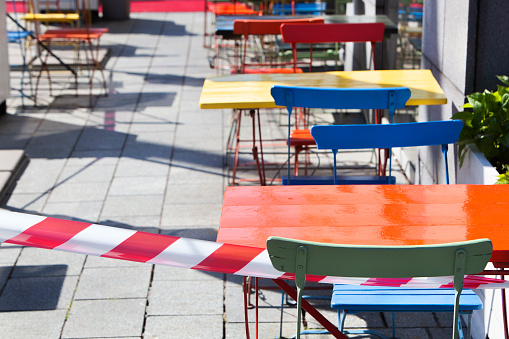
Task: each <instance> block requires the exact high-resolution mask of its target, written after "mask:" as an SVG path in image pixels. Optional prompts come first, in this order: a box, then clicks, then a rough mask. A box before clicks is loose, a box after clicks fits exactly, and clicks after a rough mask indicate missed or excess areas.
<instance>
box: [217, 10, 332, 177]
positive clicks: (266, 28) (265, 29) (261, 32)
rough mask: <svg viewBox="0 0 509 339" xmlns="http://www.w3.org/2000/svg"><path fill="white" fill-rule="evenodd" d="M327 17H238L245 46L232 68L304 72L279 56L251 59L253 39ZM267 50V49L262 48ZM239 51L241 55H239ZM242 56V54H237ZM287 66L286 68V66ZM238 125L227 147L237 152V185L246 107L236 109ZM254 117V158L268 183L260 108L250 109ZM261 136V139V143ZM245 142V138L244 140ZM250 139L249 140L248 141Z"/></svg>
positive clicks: (236, 26) (234, 167)
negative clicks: (269, 18) (266, 59)
mask: <svg viewBox="0 0 509 339" xmlns="http://www.w3.org/2000/svg"><path fill="white" fill-rule="evenodd" d="M323 22H324V20H323V18H305V19H277V20H263V19H260V20H252V19H251V20H235V21H234V23H233V32H234V34H238V35H242V45H241V47H240V48H241V50H240V53H235V55H236V58H237V59H238V61H237V60H235V61H234V64H236V65H237V67H236V68H235V69H234V70H233V71H232V72H233V73H239V74H246V73H249V74H260V73H302V70H301V69H296V68H293V67H290V66H292V62H278V60H277V55H272V56H269V57H268V58H269V59H270V58H271V57H272V60H270V61H262V62H252V63H250V62H248V61H247V54H248V47H249V43H250V39H251V38H253V39H256V38H260V41H261V42H262V47H263V44H264V41H265V38H266V37H267V36H279V35H280V34H281V25H282V24H289V23H291V24H301V25H303V26H308V25H310V24H323ZM251 40H252V39H251ZM259 52H260V53H262V54H263V53H264V51H263V50H261V51H259ZM238 54H239V55H238ZM237 55H238V56H237ZM285 66H286V67H285ZM234 114H235V118H234V128H232V130H231V133H232V134H230V137H229V138H228V145H227V150H228V153H230V151H231V152H232V153H233V165H232V185H235V184H236V176H237V170H238V167H239V152H240V143H241V140H240V124H241V118H242V110H237V111H236V112H234ZM249 114H250V116H251V119H252V131H253V132H252V133H253V134H252V140H249V142H252V147H251V149H252V153H253V158H254V159H253V160H254V162H255V165H256V169H257V171H258V176H259V181H260V185H262V186H263V185H265V165H264V160H263V142H262V137H261V130H260V128H261V126H260V112H259V110H251V111H250V112H249ZM256 125H258V136H257V135H256V134H257V132H256ZM257 139H258V142H257ZM242 141H243V140H242ZM246 141H248V140H246Z"/></svg>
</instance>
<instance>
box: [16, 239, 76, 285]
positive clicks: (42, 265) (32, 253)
mask: <svg viewBox="0 0 509 339" xmlns="http://www.w3.org/2000/svg"><path fill="white" fill-rule="evenodd" d="M85 257H86V256H85V255H83V254H78V253H69V252H62V251H48V250H46V249H41V248H33V247H25V248H23V251H22V252H21V254H20V256H19V259H18V261H17V262H16V267H15V268H14V270H13V272H12V276H13V277H15V278H22V277H43V276H65V275H80V274H81V271H82V269H83V265H84V263H85Z"/></svg>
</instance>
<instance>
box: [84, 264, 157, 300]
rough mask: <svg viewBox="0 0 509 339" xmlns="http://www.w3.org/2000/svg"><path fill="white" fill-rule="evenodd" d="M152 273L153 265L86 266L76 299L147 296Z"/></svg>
mask: <svg viewBox="0 0 509 339" xmlns="http://www.w3.org/2000/svg"><path fill="white" fill-rule="evenodd" d="M151 275H152V267H151V265H143V266H134V267H116V268H112V267H107V268H86V269H85V270H83V274H82V275H81V278H80V282H79V284H78V288H77V289H76V295H75V296H74V299H75V300H80V299H113V298H118V299H127V298H146V297H147V294H148V288H149V285H150V278H151Z"/></svg>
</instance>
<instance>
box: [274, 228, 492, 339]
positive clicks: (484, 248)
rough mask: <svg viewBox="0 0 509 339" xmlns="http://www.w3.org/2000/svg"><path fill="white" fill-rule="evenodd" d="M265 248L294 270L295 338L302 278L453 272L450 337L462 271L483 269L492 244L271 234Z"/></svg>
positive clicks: (455, 333)
mask: <svg viewBox="0 0 509 339" xmlns="http://www.w3.org/2000/svg"><path fill="white" fill-rule="evenodd" d="M267 251H268V253H269V257H270V260H271V262H272V265H273V266H274V268H275V269H277V270H278V271H281V272H287V273H295V284H296V286H297V338H300V335H301V325H300V322H301V299H302V292H303V290H304V287H305V282H306V277H307V276H308V275H314V276H339V277H359V278H411V277H439V276H453V277H454V283H453V287H454V296H453V304H454V308H453V314H454V316H453V324H452V331H453V334H452V338H453V339H458V337H459V313H460V296H461V292H462V291H463V280H464V275H466V274H478V273H480V272H482V271H483V270H484V268H485V266H486V264H487V263H488V261H489V260H490V258H491V254H492V244H491V241H490V240H489V239H478V240H472V241H464V242H455V243H447V244H434V245H416V246H368V245H341V244H326V243H316V242H309V241H302V240H294V239H287V238H280V237H269V238H268V240H267ZM461 300H462V299H461Z"/></svg>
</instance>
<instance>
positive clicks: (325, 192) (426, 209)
mask: <svg viewBox="0 0 509 339" xmlns="http://www.w3.org/2000/svg"><path fill="white" fill-rule="evenodd" d="M507 197H509V185H395V186H394V185H383V186H382V185H381V186H378V185H362V186H361V185H359V186H242V187H228V188H227V189H226V192H225V195H224V200H223V210H222V213H221V222H220V227H219V232H218V236H217V241H218V242H221V243H230V244H238V245H248V246H255V247H263V248H264V247H265V242H266V240H267V238H268V237H269V236H282V237H287V238H294V239H301V240H310V241H318V242H330V243H343V244H368V245H419V244H436V243H444V242H454V241H464V240H472V239H479V238H489V239H490V240H491V241H492V242H493V256H492V258H491V261H492V262H494V263H509V200H508V199H507Z"/></svg>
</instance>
